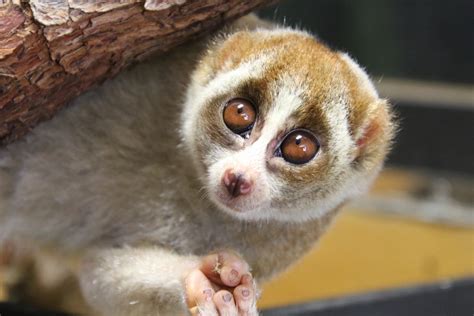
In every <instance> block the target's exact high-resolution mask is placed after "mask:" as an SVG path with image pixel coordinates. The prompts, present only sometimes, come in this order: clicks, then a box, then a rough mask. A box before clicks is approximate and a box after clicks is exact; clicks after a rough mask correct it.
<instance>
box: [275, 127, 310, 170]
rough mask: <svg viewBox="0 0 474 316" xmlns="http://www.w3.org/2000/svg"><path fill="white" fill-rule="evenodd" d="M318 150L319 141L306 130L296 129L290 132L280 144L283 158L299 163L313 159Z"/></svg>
mask: <svg viewBox="0 0 474 316" xmlns="http://www.w3.org/2000/svg"><path fill="white" fill-rule="evenodd" d="M318 150H319V143H318V140H317V139H316V137H314V135H313V134H311V133H310V132H308V131H304V130H295V131H293V132H291V133H289V134H288V135H287V136H286V138H285V139H284V140H283V142H282V143H281V145H280V152H281V156H282V157H283V159H285V160H286V161H288V162H290V163H294V164H297V165H301V164H304V163H307V162H308V161H310V160H311V159H313V157H314V156H315V155H316V153H317V152H318Z"/></svg>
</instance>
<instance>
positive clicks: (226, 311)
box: [213, 290, 238, 316]
mask: <svg viewBox="0 0 474 316" xmlns="http://www.w3.org/2000/svg"><path fill="white" fill-rule="evenodd" d="M213 301H214V304H215V306H216V309H217V311H218V312H219V315H220V316H237V315H238V312H237V306H235V301H234V297H233V296H232V293H230V292H229V291H225V290H221V291H219V292H217V293H216V294H214V297H213Z"/></svg>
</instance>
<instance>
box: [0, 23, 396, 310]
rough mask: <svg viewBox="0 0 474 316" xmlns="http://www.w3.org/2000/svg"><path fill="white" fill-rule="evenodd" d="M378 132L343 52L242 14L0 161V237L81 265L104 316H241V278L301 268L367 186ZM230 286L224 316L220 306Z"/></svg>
mask: <svg viewBox="0 0 474 316" xmlns="http://www.w3.org/2000/svg"><path fill="white" fill-rule="evenodd" d="M258 26H262V28H261V29H259V28H257V27H258ZM263 26H265V27H263ZM392 129H393V128H392V124H391V122H390V114H389V109H388V107H387V105H386V102H385V101H384V100H381V99H379V97H378V95H377V93H376V91H375V90H374V88H373V86H372V84H371V83H370V81H369V79H368V77H367V75H366V74H365V73H364V72H363V71H362V70H361V69H360V68H359V67H358V66H357V65H356V64H355V63H354V62H353V61H352V60H351V59H350V58H349V57H348V56H347V55H345V54H342V53H339V52H335V51H332V50H330V49H329V48H327V47H326V46H324V45H323V44H322V43H320V42H319V41H317V40H316V39H314V38H313V37H312V36H311V35H309V34H307V33H304V32H301V31H295V30H292V29H289V28H273V27H268V25H267V24H266V23H263V22H260V21H258V20H257V19H256V18H255V17H247V18H243V19H241V20H240V21H239V22H237V23H236V24H234V25H233V26H232V27H230V28H229V29H228V34H226V35H225V36H220V37H212V39H211V40H210V41H209V42H206V43H202V42H201V43H193V44H189V45H188V46H185V47H180V48H178V49H176V50H175V52H172V53H170V54H168V55H166V56H161V57H158V58H155V59H154V60H152V61H150V62H147V63H144V64H142V65H139V66H137V67H135V68H133V69H132V70H130V71H128V72H126V73H124V74H122V75H120V76H119V77H118V78H116V79H114V80H112V81H110V82H108V83H106V84H104V85H103V86H102V87H100V88H98V89H96V90H95V91H93V92H90V93H87V94H86V95H84V96H81V97H79V98H78V99H77V100H76V101H75V102H74V104H73V105H72V106H71V107H69V108H67V109H66V110H64V111H62V112H61V113H59V114H58V115H57V117H55V118H54V119H53V120H52V121H50V122H47V123H44V124H42V125H41V126H39V127H38V128H36V129H35V130H33V131H32V133H31V134H30V135H29V136H28V137H27V139H26V140H25V141H22V142H18V143H15V144H12V145H10V146H8V147H7V148H4V149H2V150H1V151H0V168H1V169H0V180H1V183H2V187H1V188H0V238H2V239H4V240H6V239H8V240H13V241H14V242H16V243H18V244H19V243H25V242H27V243H34V245H36V246H38V247H48V248H50V249H51V248H52V249H55V250H56V251H57V253H60V254H65V255H66V254H68V255H69V254H76V255H78V256H80V257H81V258H83V259H82V261H83V262H82V264H81V268H80V269H79V270H78V271H77V274H78V278H79V280H80V283H81V288H82V291H83V294H84V296H85V298H86V300H87V301H88V303H89V304H90V305H91V306H92V307H93V308H94V309H95V310H96V311H99V312H102V313H103V314H105V315H118V314H123V315H148V314H150V315H155V314H163V315H175V314H182V313H183V312H184V311H186V309H187V308H191V310H192V312H193V313H195V312H196V308H194V306H193V305H196V306H197V307H198V309H197V310H199V311H201V313H204V314H209V315H213V314H224V313H225V311H227V312H229V313H230V314H239V315H240V314H245V312H244V309H245V307H244V306H243V305H242V304H244V303H245V300H243V299H242V297H239V294H238V293H237V292H236V291H237V289H242V288H245V289H248V290H250V291H251V293H253V294H252V300H253V299H254V294H255V289H253V287H252V285H251V284H252V282H250V281H249V280H247V277H244V275H245V274H247V272H248V271H247V270H248V269H251V272H252V275H253V277H254V278H255V279H257V280H258V281H261V280H265V279H268V278H269V277H270V276H272V275H274V274H275V273H277V272H279V271H281V270H282V269H285V268H286V267H288V266H289V265H290V264H291V263H293V262H294V261H295V260H297V259H298V258H300V257H301V255H303V254H304V253H305V252H306V251H307V250H308V249H309V248H310V247H311V246H312V245H313V244H314V242H315V241H316V240H317V239H318V237H319V236H320V235H321V233H322V232H323V231H324V229H325V227H326V226H327V224H328V223H329V222H330V219H331V218H332V217H333V215H334V214H335V212H336V211H337V209H338V207H340V206H341V205H342V204H343V203H344V202H345V201H346V200H347V199H349V198H351V197H353V196H354V195H356V194H359V193H361V192H363V191H365V190H366V189H367V187H368V186H369V184H370V183H371V182H372V180H373V179H374V177H375V176H376V174H377V173H378V171H379V169H380V168H381V166H382V163H383V160H384V157H385V155H386V153H387V150H388V147H389V143H390V140H391V138H392ZM0 240H1V239H0ZM224 250H225V251H224ZM218 251H221V252H219V254H218V255H216V257H215V258H216V260H217V263H216V267H214V268H215V269H210V270H209V271H207V270H206V268H205V267H206V262H207V261H206V260H211V259H209V258H213V257H212V255H211V257H206V255H209V254H212V253H215V252H218ZM228 251H231V252H232V253H233V254H229V252H228ZM234 252H235V253H234ZM240 257H241V258H240ZM226 258H227V259H226ZM229 258H231V259H229ZM221 261H222V262H221ZM226 262H227V263H228V264H227V263H226ZM245 262H246V263H248V266H249V267H247V266H246V264H244V263H245ZM226 264H227V265H226ZM230 267H234V269H230ZM211 270H212V271H211ZM196 271H198V272H196ZM199 271H201V272H202V274H199V273H201V272H199ZM231 272H232V273H231ZM234 272H237V279H238V280H237V281H238V282H237V281H236V280H231V279H232V278H234V277H236V275H234ZM212 273H216V275H217V276H214V277H213V276H212V275H209V274H212ZM230 276H232V278H231V277H230ZM234 279H235V278H234ZM234 281H236V283H235V284H234ZM206 282H207V283H206ZM209 282H210V283H209ZM184 284H186V286H184ZM196 284H199V285H196ZM208 287H210V288H212V295H211V297H213V300H211V303H209V301H208V300H206V297H207V296H206V295H207V294H209V291H207V288H208ZM216 287H219V288H220V287H223V288H224V289H225V290H224V291H220V292H218V293H215V291H217V289H216ZM229 288H232V289H234V290H233V292H232V294H233V299H232V301H231V302H234V305H235V306H234V305H232V304H230V305H229V306H228V305H226V304H228V302H226V301H225V299H224V300H223V301H222V300H221V301H219V298H221V297H225V294H227V291H230V290H229ZM202 293H206V295H205V296H204V298H203V297H200V296H199V295H201V294H202ZM239 293H240V292H239ZM218 295H219V296H218ZM186 299H187V301H186ZM186 302H187V304H186ZM213 304H214V305H213ZM186 305H187V306H186ZM244 305H245V304H244ZM254 305H255V304H250V305H249V306H248V307H247V308H248V312H249V313H250V314H252V313H256V310H255V307H254ZM193 308H194V309H193ZM226 308H227V309H226Z"/></svg>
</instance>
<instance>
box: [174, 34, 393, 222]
mask: <svg viewBox="0 0 474 316" xmlns="http://www.w3.org/2000/svg"><path fill="white" fill-rule="evenodd" d="M391 138H392V125H391V123H390V115H389V112H388V108H387V105H386V102H385V101H384V100H381V99H379V97H378V95H377V93H376V91H375V90H374V88H373V86H372V84H371V82H370V81H369V79H368V77H367V75H366V74H365V73H364V72H363V71H362V70H361V69H360V68H359V66H358V65H357V64H355V62H353V61H352V60H351V59H350V58H349V57H348V56H347V55H345V54H342V53H339V52H335V51H332V50H330V49H329V48H327V47H326V46H324V45H323V44H322V43H320V42H318V41H317V40H316V39H314V38H313V37H312V36H310V35H309V34H306V33H303V32H299V31H293V30H289V29H277V30H272V31H267V30H261V31H253V32H239V33H235V34H233V35H231V36H230V37H228V38H226V39H224V40H222V41H219V42H217V43H216V44H215V45H214V46H213V47H211V49H210V50H209V51H208V54H207V55H206V56H205V57H204V58H203V59H202V61H201V62H200V63H199V65H198V68H197V70H196V71H195V73H194V75H193V79H192V85H191V87H190V88H189V90H188V93H187V100H186V106H185V111H184V114H183V139H184V142H185V144H186V146H187V147H188V148H189V149H190V150H191V156H192V159H193V162H194V164H195V167H196V168H197V169H198V172H199V174H200V175H201V180H202V184H203V187H204V188H205V191H206V192H205V193H206V194H207V196H208V197H209V199H210V200H211V201H212V202H213V203H214V204H215V205H216V206H217V207H218V208H219V209H220V210H222V211H224V212H227V213H229V214H231V215H233V216H236V217H238V218H241V219H244V220H262V219H276V220H281V221H303V220H308V219H311V218H318V217H320V216H322V215H323V214H324V213H326V212H328V211H330V210H332V209H334V208H336V207H338V206H339V205H341V204H342V203H343V202H345V201H346V200H347V199H348V198H350V197H352V196H354V195H355V194H357V193H360V192H362V191H364V190H366V188H367V187H368V185H369V184H370V182H371V181H372V180H373V178H374V177H375V175H376V174H377V172H378V170H379V169H380V167H381V165H382V163H383V159H384V157H385V155H386V153H387V150H388V146H389V142H390V140H391Z"/></svg>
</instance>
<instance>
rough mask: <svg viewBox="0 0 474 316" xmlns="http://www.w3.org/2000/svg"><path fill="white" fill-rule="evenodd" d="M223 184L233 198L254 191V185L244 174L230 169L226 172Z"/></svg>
mask: <svg viewBox="0 0 474 316" xmlns="http://www.w3.org/2000/svg"><path fill="white" fill-rule="evenodd" d="M222 183H223V184H224V186H225V187H226V189H227V192H229V194H230V195H231V196H232V197H238V196H239V195H245V194H248V193H250V191H251V190H252V183H251V182H250V181H248V180H247V179H245V177H244V175H243V174H241V173H235V172H234V171H232V170H230V169H229V170H226V171H225V172H224V176H223V177H222Z"/></svg>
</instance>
